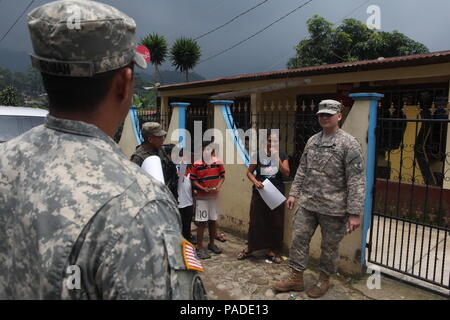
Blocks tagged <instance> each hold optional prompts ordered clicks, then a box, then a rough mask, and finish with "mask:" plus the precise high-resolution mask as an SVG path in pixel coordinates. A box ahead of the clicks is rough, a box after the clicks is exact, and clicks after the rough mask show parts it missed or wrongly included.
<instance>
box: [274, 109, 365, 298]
mask: <svg viewBox="0 0 450 320" xmlns="http://www.w3.org/2000/svg"><path fill="white" fill-rule="evenodd" d="M341 108H342V105H341V104H340V103H339V102H338V101H334V100H324V101H322V102H321V103H320V104H319V111H318V113H317V115H318V118H319V123H320V125H321V127H322V128H323V130H322V131H321V132H320V133H318V134H316V135H314V136H312V137H311V138H310V139H309V140H308V143H307V144H306V147H305V150H304V152H303V154H302V157H301V160H300V165H299V167H298V170H297V173H296V176H295V179H294V182H293V184H292V187H291V191H290V196H289V199H288V200H287V206H288V208H289V209H292V208H293V207H294V202H295V199H297V198H298V202H299V205H300V207H299V209H298V210H297V212H296V213H295V216H294V223H293V229H294V230H293V240H292V246H291V249H290V253H289V263H288V264H289V266H290V268H291V275H290V278H289V279H288V280H285V281H280V282H278V283H275V284H274V286H273V288H274V289H275V290H276V291H282V292H284V291H303V290H304V284H303V271H304V270H305V269H306V267H307V264H308V258H309V244H310V241H311V238H312V236H313V234H314V232H315V230H316V228H317V226H319V225H320V228H321V231H322V243H321V250H322V252H321V256H320V266H319V269H320V277H319V280H318V282H317V283H316V284H315V285H314V286H313V287H312V288H310V289H309V290H308V291H307V294H308V296H309V297H311V298H319V297H321V296H323V295H324V294H325V293H326V292H327V291H328V289H329V288H330V276H331V275H333V274H335V273H336V272H337V268H338V262H339V243H340V242H341V240H342V239H343V237H344V236H345V235H346V234H347V233H351V232H352V231H354V230H355V229H357V228H358V227H359V226H360V223H361V218H360V216H361V214H362V213H363V208H364V186H365V183H364V181H365V179H364V160H363V154H362V148H361V145H360V144H359V142H358V141H357V140H356V139H355V138H354V137H353V136H351V135H349V134H348V133H346V132H345V131H343V130H342V129H340V128H339V121H340V120H341V119H342V114H341Z"/></svg>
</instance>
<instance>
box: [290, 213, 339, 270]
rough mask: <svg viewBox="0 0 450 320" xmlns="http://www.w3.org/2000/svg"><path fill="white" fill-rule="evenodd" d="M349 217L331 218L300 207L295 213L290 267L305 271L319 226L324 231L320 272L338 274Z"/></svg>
mask: <svg viewBox="0 0 450 320" xmlns="http://www.w3.org/2000/svg"><path fill="white" fill-rule="evenodd" d="M347 221H348V217H347V216H337V217H335V216H329V215H324V214H320V213H317V212H313V211H309V210H306V209H305V208H302V207H300V208H299V209H298V210H297V212H296V213H295V217H294V226H293V239H292V246H291V249H290V252H289V261H288V265H289V266H290V267H291V268H293V269H296V270H298V271H302V270H305V269H306V267H307V265H308V259H309V244H310V242H311V238H312V236H313V235H314V232H315V231H316V229H317V226H320V229H321V231H322V242H321V255H320V264H319V270H320V271H322V272H324V273H325V274H327V275H333V274H335V273H336V272H337V268H338V263H339V243H340V242H341V240H342V239H343V238H344V236H345V235H346V234H347Z"/></svg>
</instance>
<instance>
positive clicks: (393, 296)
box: [194, 232, 445, 300]
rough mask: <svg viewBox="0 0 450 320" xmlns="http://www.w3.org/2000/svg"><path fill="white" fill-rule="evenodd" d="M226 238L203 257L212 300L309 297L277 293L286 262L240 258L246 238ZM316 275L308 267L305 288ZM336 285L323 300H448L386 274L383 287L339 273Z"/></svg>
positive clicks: (261, 255)
mask: <svg viewBox="0 0 450 320" xmlns="http://www.w3.org/2000/svg"><path fill="white" fill-rule="evenodd" d="M194 234H195V232H194ZM205 238H207V236H206V235H205ZM227 238H228V241H227V242H225V243H221V242H218V241H216V244H217V245H219V246H220V247H221V248H222V249H223V253H222V254H220V255H215V254H213V253H211V255H212V258H211V259H207V260H202V261H203V264H204V267H205V269H206V271H205V272H204V273H202V275H201V276H202V279H203V281H204V283H205V286H206V289H207V292H208V296H209V299H210V300H310V298H309V297H308V296H307V295H306V294H305V293H304V292H289V293H275V292H274V291H273V290H272V289H271V285H272V284H273V283H274V282H276V281H279V280H283V279H286V278H287V277H288V274H289V268H288V266H287V264H286V261H285V262H283V263H281V264H273V263H269V261H267V260H266V258H265V256H264V252H256V253H255V256H254V257H251V258H248V259H246V260H243V261H238V260H237V259H236V255H237V254H238V252H239V251H241V250H242V249H243V248H244V247H245V240H244V239H241V238H239V237H236V236H233V235H231V234H229V233H227ZM205 241H207V239H205ZM368 276H369V275H368ZM317 278H318V272H317V271H316V270H307V271H306V272H305V286H306V288H309V287H311V286H312V285H313V284H314V282H315V281H316V279H317ZM333 284H334V286H333V288H332V289H330V291H329V292H328V293H327V294H326V295H325V296H323V297H322V298H320V299H322V300H445V298H444V297H442V296H440V295H436V294H433V293H430V292H428V291H425V290H421V289H418V288H416V287H413V286H409V285H407V284H405V283H403V282H399V281H396V280H392V279H390V278H386V277H383V276H382V278H381V289H372V290H370V289H368V287H367V278H366V279H361V280H358V281H355V280H352V279H347V278H345V277H342V276H340V275H338V276H336V277H334V278H333Z"/></svg>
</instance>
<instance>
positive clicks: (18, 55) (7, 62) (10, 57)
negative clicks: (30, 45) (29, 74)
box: [0, 48, 31, 72]
mask: <svg viewBox="0 0 450 320" xmlns="http://www.w3.org/2000/svg"><path fill="white" fill-rule="evenodd" d="M30 67H31V61H30V56H29V55H28V53H26V52H23V51H13V50H9V49H6V48H0V68H5V69H9V70H11V71H13V72H25V71H27V70H28V69H29V68H30Z"/></svg>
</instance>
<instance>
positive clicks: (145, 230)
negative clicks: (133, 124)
mask: <svg viewBox="0 0 450 320" xmlns="http://www.w3.org/2000/svg"><path fill="white" fill-rule="evenodd" d="M28 27H29V33H30V37H31V42H32V45H33V48H34V53H32V54H31V61H32V65H33V67H35V68H36V69H38V70H39V71H40V72H41V74H42V79H43V84H44V87H45V90H46V91H47V93H48V100H49V116H48V117H47V119H46V122H45V125H43V126H39V127H36V128H34V129H32V130H31V131H29V132H26V133H25V134H23V135H21V136H19V137H17V138H15V139H13V140H10V141H9V142H7V143H4V144H2V145H1V146H0V153H1V154H2V157H1V158H0V211H1V212H2V217H1V218H0V243H1V246H0V299H204V298H206V292H205V290H204V287H203V284H202V281H201V279H200V278H199V276H198V274H197V271H194V270H198V266H196V267H195V268H194V267H193V266H192V265H190V264H188V263H187V262H185V261H184V258H183V250H184V243H183V240H182V236H181V233H180V229H181V226H180V218H179V213H178V209H177V204H176V203H175V201H174V200H173V198H172V196H171V195H170V192H169V190H168V189H167V187H166V186H164V185H162V184H161V183H159V182H157V181H156V180H155V179H153V178H151V177H149V176H148V175H147V174H145V173H144V172H143V171H142V170H141V169H140V168H139V167H137V166H135V165H134V164H132V163H131V162H130V161H129V160H128V159H127V158H126V157H125V155H124V154H123V153H122V151H121V150H120V148H119V147H118V145H117V144H116V143H115V142H114V140H113V139H112V137H113V136H114V134H115V132H116V130H117V127H118V126H119V124H121V123H122V122H123V121H124V119H125V117H126V115H127V113H128V110H129V108H130V105H131V101H132V96H133V72H134V66H137V67H141V68H145V67H146V63H145V60H144V58H143V57H142V56H140V55H139V54H137V53H136V51H135V47H136V41H135V32H136V24H135V22H134V20H133V19H131V18H130V17H128V16H127V15H125V14H124V13H122V12H120V11H118V10H117V9H115V8H113V7H111V6H109V5H106V4H102V3H98V2H95V1H85V0H63V1H55V2H51V3H48V4H45V5H43V6H40V7H38V8H36V9H34V10H33V11H32V12H31V13H29V14H28Z"/></svg>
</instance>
